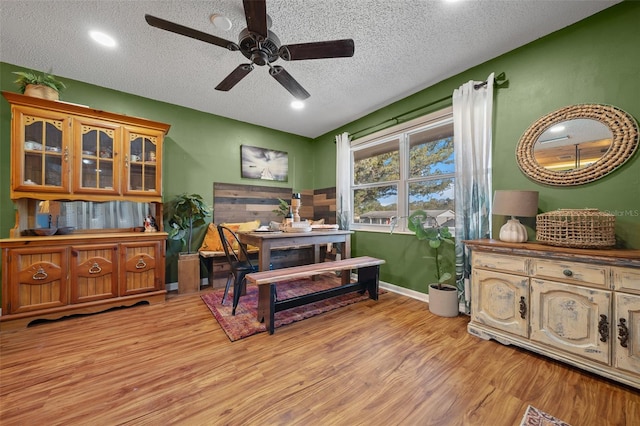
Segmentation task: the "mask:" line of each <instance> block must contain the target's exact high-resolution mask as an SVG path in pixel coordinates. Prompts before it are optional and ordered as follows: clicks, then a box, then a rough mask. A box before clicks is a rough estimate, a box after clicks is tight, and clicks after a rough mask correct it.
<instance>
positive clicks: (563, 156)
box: [533, 118, 613, 171]
mask: <svg viewBox="0 0 640 426" xmlns="http://www.w3.org/2000/svg"><path fill="white" fill-rule="evenodd" d="M612 138H613V134H612V133H611V130H610V129H609V127H607V126H606V125H604V124H603V123H601V122H599V121H597V120H591V119H582V118H581V119H574V120H566V121H561V122H559V123H557V124H554V125H553V126H551V127H549V128H548V129H547V130H545V131H544V132H543V133H542V134H541V135H540V137H539V138H538V140H537V141H536V143H535V144H534V147H533V155H534V158H535V160H536V162H537V163H538V164H539V165H540V166H542V167H544V168H545V169H547V170H554V171H571V170H579V169H582V168H585V167H588V166H590V165H592V164H593V163H595V162H596V161H598V160H599V159H601V158H602V157H603V156H604V155H605V154H606V153H607V151H608V150H609V147H610V146H611V143H612Z"/></svg>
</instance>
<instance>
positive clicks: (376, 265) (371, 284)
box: [247, 256, 385, 334]
mask: <svg viewBox="0 0 640 426" xmlns="http://www.w3.org/2000/svg"><path fill="white" fill-rule="evenodd" d="M383 263H385V261H384V260H382V259H376V258H375V257H369V256H362V257H354V258H350V259H343V260H335V261H332V262H321V263H313V264H310V265H302V266H293V267H290V268H282V269H274V270H271V271H261V272H254V273H251V274H248V275H247V283H254V284H256V285H257V286H258V321H260V322H263V321H264V322H265V323H266V324H265V325H266V326H267V330H268V331H269V334H273V332H274V328H275V327H274V314H275V313H276V312H280V311H284V310H285V309H290V308H294V307H296V306H302V305H306V304H309V303H313V302H316V301H318V300H323V299H328V298H330V297H334V296H339V295H341V294H346V293H351V292H353V291H358V292H360V294H364V292H365V291H368V292H369V298H370V299H373V300H378V284H379V276H380V265H382V264H383ZM352 269H357V270H358V281H357V282H355V283H347V284H343V285H341V286H338V287H334V288H330V289H326V290H322V291H318V292H314V293H309V294H305V295H302V296H297V297H292V298H290V299H284V300H276V285H277V282H278V281H284V280H291V279H294V278H303V277H311V276H314V275H318V274H322V273H326V272H336V271H351V270H352Z"/></svg>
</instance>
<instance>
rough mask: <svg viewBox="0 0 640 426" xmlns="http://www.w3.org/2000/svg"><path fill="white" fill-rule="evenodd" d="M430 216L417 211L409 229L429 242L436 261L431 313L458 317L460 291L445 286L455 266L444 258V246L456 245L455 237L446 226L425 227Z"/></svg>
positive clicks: (410, 217) (432, 285)
mask: <svg viewBox="0 0 640 426" xmlns="http://www.w3.org/2000/svg"><path fill="white" fill-rule="evenodd" d="M427 219H428V215H427V213H426V212H425V211H424V210H416V211H415V212H413V213H412V214H411V215H410V216H409V221H408V228H409V230H410V231H413V232H414V233H415V234H416V238H417V239H418V240H419V241H427V243H428V246H429V250H430V251H431V252H432V254H433V256H427V257H426V258H428V259H434V264H435V275H436V280H437V282H436V283H432V284H429V311H431V312H432V313H434V314H436V315H439V316H443V317H454V316H457V315H458V289H457V287H455V286H452V285H448V284H445V282H446V281H448V280H450V279H451V278H452V277H453V274H454V272H455V271H454V268H455V265H454V264H453V262H452V261H451V260H450V259H446V258H444V256H443V255H442V252H441V249H442V248H443V244H449V245H452V246H453V245H455V243H454V241H453V236H452V235H451V232H449V228H447V227H446V226H435V227H425V224H426V223H427Z"/></svg>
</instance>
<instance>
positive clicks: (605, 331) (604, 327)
mask: <svg viewBox="0 0 640 426" xmlns="http://www.w3.org/2000/svg"><path fill="white" fill-rule="evenodd" d="M598 331H599V332H600V341H601V342H606V341H607V340H608V339H609V321H608V320H607V316H606V315H600V321H599V322H598Z"/></svg>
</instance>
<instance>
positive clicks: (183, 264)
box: [165, 193, 211, 293]
mask: <svg viewBox="0 0 640 426" xmlns="http://www.w3.org/2000/svg"><path fill="white" fill-rule="evenodd" d="M209 214H211V208H209V206H207V204H206V203H205V202H204V200H203V199H202V197H201V196H200V195H198V194H186V193H184V194H180V195H178V196H176V197H175V198H174V199H172V200H171V201H169V202H168V203H167V204H166V206H165V221H166V222H168V224H169V227H168V229H169V230H168V232H167V234H168V235H167V238H169V239H170V240H179V241H181V242H182V246H181V248H182V249H183V250H184V248H185V246H186V250H187V251H186V252H184V251H182V252H180V253H178V293H193V292H197V291H199V290H200V256H199V254H198V253H192V252H191V243H192V241H191V240H192V237H193V228H194V227H199V226H202V225H204V224H205V218H206V217H207V216H209Z"/></svg>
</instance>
